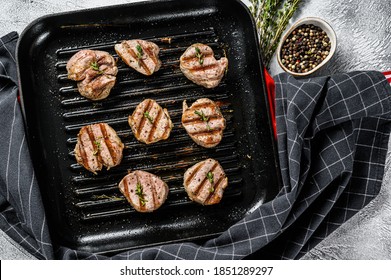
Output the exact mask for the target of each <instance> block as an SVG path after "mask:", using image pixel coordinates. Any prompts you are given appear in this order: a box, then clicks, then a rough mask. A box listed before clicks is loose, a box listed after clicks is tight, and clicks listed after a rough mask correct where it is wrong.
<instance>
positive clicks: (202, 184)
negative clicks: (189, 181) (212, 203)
mask: <svg viewBox="0 0 391 280" xmlns="http://www.w3.org/2000/svg"><path fill="white" fill-rule="evenodd" d="M205 164H207V163H206V162H204V164H200V166H201V167H202V166H204V165H205ZM217 164H218V163H217V162H216V163H214V164H213V165H212V167H211V168H210V169H209V170H208V172H206V174H208V173H209V172H212V174H213V171H214V170H215V169H216V167H217ZM208 181H209V180H208V178H207V177H206V176H205V178H204V180H202V181H201V183H200V184H199V185H198V186H197V187H196V189H195V191H193V194H194V196H198V194H199V193H200V191H202V190H203V189H205V188H207V187H208V186H207V185H208V184H206V182H208ZM208 191H209V190H208Z"/></svg>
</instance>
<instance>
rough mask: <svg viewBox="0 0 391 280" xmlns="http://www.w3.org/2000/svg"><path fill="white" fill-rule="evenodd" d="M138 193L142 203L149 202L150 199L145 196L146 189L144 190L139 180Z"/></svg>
mask: <svg viewBox="0 0 391 280" xmlns="http://www.w3.org/2000/svg"><path fill="white" fill-rule="evenodd" d="M136 195H137V196H138V197H139V199H140V203H141V205H142V206H144V205H145V203H146V202H148V200H145V198H144V196H145V194H144V191H143V186H142V185H141V183H140V182H137V185H136Z"/></svg>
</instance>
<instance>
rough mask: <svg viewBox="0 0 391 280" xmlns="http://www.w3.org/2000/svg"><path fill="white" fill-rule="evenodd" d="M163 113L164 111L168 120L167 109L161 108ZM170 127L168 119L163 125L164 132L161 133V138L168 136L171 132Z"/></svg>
mask: <svg viewBox="0 0 391 280" xmlns="http://www.w3.org/2000/svg"><path fill="white" fill-rule="evenodd" d="M163 113H164V116H165V117H166V118H167V119H168V120H170V116H169V115H168V112H167V109H163ZM171 129H172V123H171V122H170V121H168V122H167V124H166V126H165V127H164V133H163V136H162V139H167V138H168V136H169V135H170V133H171Z"/></svg>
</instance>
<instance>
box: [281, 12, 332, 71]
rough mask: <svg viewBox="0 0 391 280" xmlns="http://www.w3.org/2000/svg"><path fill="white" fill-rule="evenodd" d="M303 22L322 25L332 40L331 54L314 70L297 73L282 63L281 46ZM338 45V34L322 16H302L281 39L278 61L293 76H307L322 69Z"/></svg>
mask: <svg viewBox="0 0 391 280" xmlns="http://www.w3.org/2000/svg"><path fill="white" fill-rule="evenodd" d="M303 24H313V25H315V26H318V27H320V28H321V29H322V30H323V31H325V32H326V34H327V36H328V37H329V39H330V42H331V46H330V51H329V54H328V55H327V57H326V58H325V59H324V60H323V61H322V62H321V63H319V64H318V65H317V66H316V67H315V68H313V69H312V70H310V71H308V72H305V73H297V72H293V71H291V70H289V69H288V68H287V67H285V66H284V65H283V64H282V62H281V48H282V46H283V44H284V42H285V40H286V39H287V38H288V36H289V35H290V34H291V33H292V31H293V30H295V29H296V28H297V27H298V26H300V25H303ZM336 47H337V36H336V35H335V32H334V30H333V28H331V26H330V25H329V24H328V23H327V22H326V21H324V20H323V19H321V18H317V17H306V18H302V19H300V20H298V21H297V22H295V23H294V24H293V25H292V27H291V28H290V29H289V30H288V31H287V32H286V33H285V34H284V36H282V38H281V41H280V43H279V45H278V48H277V61H278V64H279V65H280V67H281V68H282V69H283V70H284V71H285V72H287V73H289V74H291V75H292V76H296V77H305V76H308V75H311V74H312V73H314V72H315V71H317V70H318V69H320V68H321V67H322V66H323V65H325V64H326V63H327V62H328V61H329V60H330V59H331V58H332V56H333V55H334V53H335V49H336Z"/></svg>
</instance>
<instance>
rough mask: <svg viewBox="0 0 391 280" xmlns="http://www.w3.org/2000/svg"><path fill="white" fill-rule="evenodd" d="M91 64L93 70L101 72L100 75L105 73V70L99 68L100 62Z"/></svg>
mask: <svg viewBox="0 0 391 280" xmlns="http://www.w3.org/2000/svg"><path fill="white" fill-rule="evenodd" d="M90 66H91V69H92V70H95V71H98V74H99V75H100V74H103V71H101V70H99V64H98V62H96V61H94V62H91V64H90Z"/></svg>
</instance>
